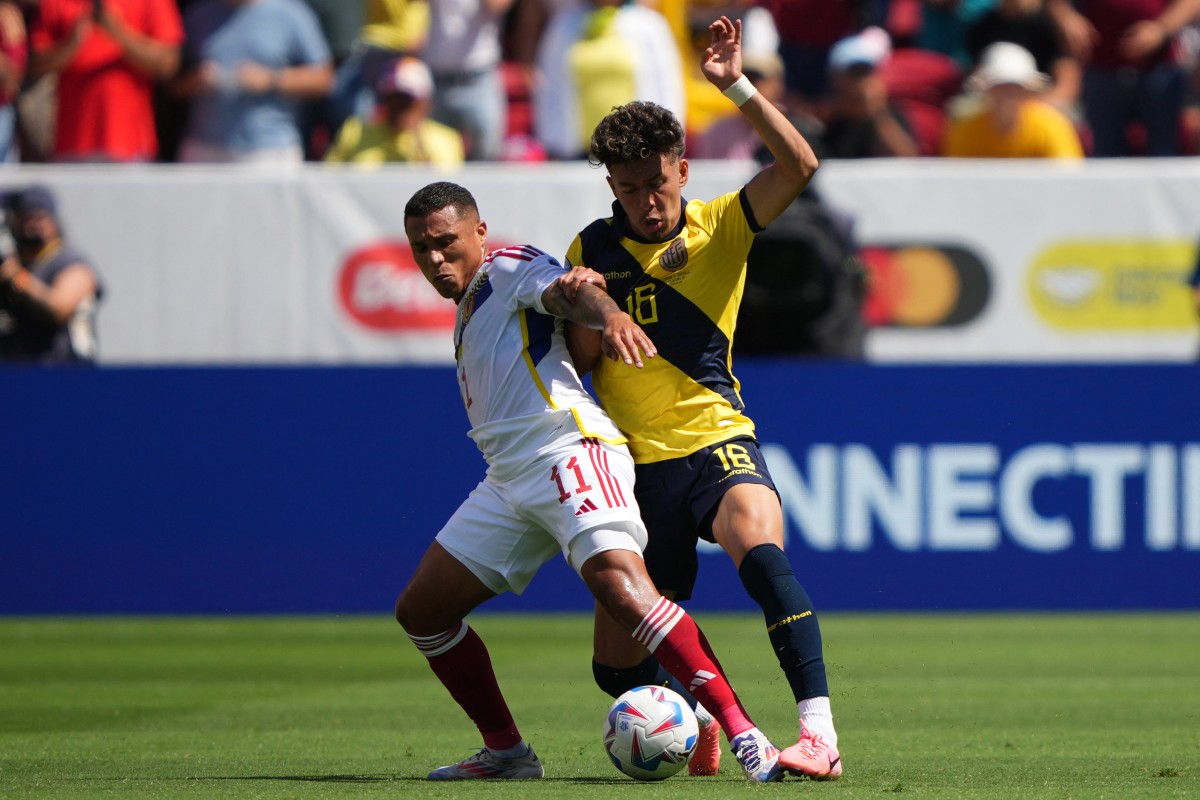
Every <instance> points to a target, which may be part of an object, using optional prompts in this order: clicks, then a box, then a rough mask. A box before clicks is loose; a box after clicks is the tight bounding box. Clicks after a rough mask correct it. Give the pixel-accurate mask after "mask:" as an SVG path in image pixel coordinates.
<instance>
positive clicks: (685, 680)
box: [633, 597, 754, 740]
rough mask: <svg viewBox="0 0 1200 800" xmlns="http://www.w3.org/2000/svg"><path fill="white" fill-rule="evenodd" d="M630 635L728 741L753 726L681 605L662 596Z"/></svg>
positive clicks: (704, 640) (697, 629) (711, 653)
mask: <svg viewBox="0 0 1200 800" xmlns="http://www.w3.org/2000/svg"><path fill="white" fill-rule="evenodd" d="M633 638H635V639H637V640H638V641H639V642H641V643H642V644H643V645H645V646H646V648H647V649H648V650H649V651H650V652H651V653H653V654H654V657H655V658H657V659H658V663H660V664H662V665H663V668H664V669H665V670H666V671H667V672H669V673H671V675H673V676H674V677H675V679H676V680H678V681H679V682H680V683H682V684H683V685H684V686H686V687H687V688H688V691H690V692H691V693H692V695H694V696H695V697H696V699H698V700H699V701H700V702H701V703H703V704H704V707H705V708H707V709H708V710H709V711H711V712H712V714H713V716H714V717H716V718H717V721H718V722H720V723H721V727H722V728H724V729H725V735H726V736H728V737H729V738H730V739H731V740H732V739H733V737H735V736H737V735H738V734H740V733H744V732H745V731H748V730H749V729H751V728H753V727H754V722H753V721H751V719H750V717H749V715H748V714H747V713H746V709H744V708H743V707H742V704H741V701H739V700H738V698H737V695H736V694H734V691H733V687H732V686H730V685H729V679H728V678H726V677H725V671H724V670H723V669H721V665H720V663H718V662H717V657H716V656H715V655H714V654H713V651H712V648H711V647H709V645H708V640H706V639H705V638H704V634H703V633H702V632H701V631H700V628H699V627H697V626H696V623H695V622H694V621H693V620H692V618H691V616H689V615H688V613H687V612H686V611H684V610H683V609H682V608H680V607H679V606H677V605H675V604H674V603H672V602H671V601H670V600H668V599H667V598H665V597H664V598H661V599H660V600H659V601H658V602H657V603H656V604H655V605H654V608H652V609H650V613H649V614H647V615H646V618H645V619H643V620H642V621H641V624H639V625H638V626H637V628H636V629H635V630H634V632H633Z"/></svg>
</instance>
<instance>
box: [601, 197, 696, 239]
mask: <svg viewBox="0 0 1200 800" xmlns="http://www.w3.org/2000/svg"><path fill="white" fill-rule="evenodd" d="M687 204H688V201H687V198H686V197H681V198H680V199H679V222H677V223H675V229H674V230H673V231H671V235H670V236H668V237H667V238H665V239H663V240H662V241H661V242H652V241H650V240H649V239H643V238H642V237H641V236H638V235H637V234H636V233H634V231H633V228H632V226H630V224H629V215H628V214H626V213H625V209H624V208H622V207H621V202H620V201H619V200H613V204H612V210H613V216H612V219H613V228H615V229H616V231H617V234H618V235H619V236H620V237H621V238H623V239H632V240H633V241H635V242H637V243H639V244H666V243H667V242H669V241H671V240H672V239H674V238H675V237H676V236H678V235H679V234H681V233H683V226H684V225H685V224H686V223H687V213H686V209H687Z"/></svg>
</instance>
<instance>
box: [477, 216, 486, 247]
mask: <svg viewBox="0 0 1200 800" xmlns="http://www.w3.org/2000/svg"><path fill="white" fill-rule="evenodd" d="M475 235H476V236H478V237H479V241H481V242H486V241H487V223H486V222H484V221H483V220H479V224H478V225H476V226H475Z"/></svg>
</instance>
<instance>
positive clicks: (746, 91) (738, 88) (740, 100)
mask: <svg viewBox="0 0 1200 800" xmlns="http://www.w3.org/2000/svg"><path fill="white" fill-rule="evenodd" d="M721 94H723V95H725V96H726V97H728V98H729V99H730V100H732V101H733V104H734V105H735V106H737V107H738V108H741V107H742V106H744V105H746V101H747V100H749V99H750V98H751V97H754V95H756V94H758V89H756V88H754V84H753V83H751V82H750V79H749V78H747V77H746V76H745V75H743V76H742V77H740V78H738V79H737V80H736V81H734V82H733V85H732V86H730V87H729V88H728V89H725V90H724V91H722V92H721Z"/></svg>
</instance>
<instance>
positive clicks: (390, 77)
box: [375, 56, 433, 100]
mask: <svg viewBox="0 0 1200 800" xmlns="http://www.w3.org/2000/svg"><path fill="white" fill-rule="evenodd" d="M375 94H376V95H377V96H379V97H386V96H387V95H390V94H406V95H408V96H409V97H414V98H416V99H417V100H428V99H429V98H430V97H432V96H433V75H431V74H430V72H429V67H427V66H425V62H424V61H422V60H420V59H419V58H413V57H411V56H401V57H400V58H398V59H396V60H395V61H393V62H391V63H390V64H388V66H387V68H386V69H384V70H383V72H382V73H381V74H380V76H379V80H377V81H376V82H375Z"/></svg>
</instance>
